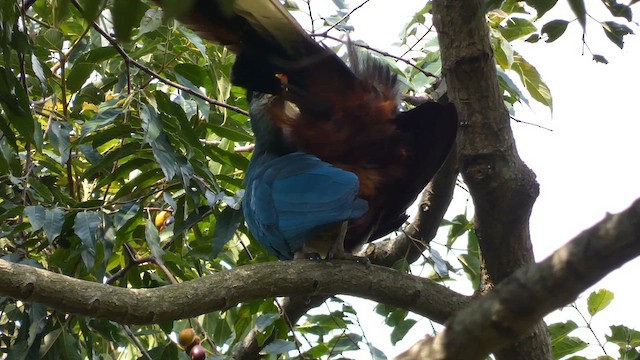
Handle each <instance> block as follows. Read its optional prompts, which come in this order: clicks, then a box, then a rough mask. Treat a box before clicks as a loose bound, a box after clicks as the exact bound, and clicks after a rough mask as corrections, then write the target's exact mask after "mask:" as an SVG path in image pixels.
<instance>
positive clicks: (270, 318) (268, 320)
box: [256, 312, 281, 331]
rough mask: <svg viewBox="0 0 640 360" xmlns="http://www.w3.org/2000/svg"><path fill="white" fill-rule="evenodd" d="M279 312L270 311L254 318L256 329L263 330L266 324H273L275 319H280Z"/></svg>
mask: <svg viewBox="0 0 640 360" xmlns="http://www.w3.org/2000/svg"><path fill="white" fill-rule="evenodd" d="M280 317H281V316H280V314H279V313H277V312H270V313H266V314H261V315H260V316H258V318H257V319H256V328H257V329H258V331H264V330H265V329H266V328H267V327H268V326H270V325H271V324H273V323H274V322H275V321H276V320H278V319H280Z"/></svg>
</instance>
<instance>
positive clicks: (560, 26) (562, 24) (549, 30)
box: [540, 20, 569, 43]
mask: <svg viewBox="0 0 640 360" xmlns="http://www.w3.org/2000/svg"><path fill="white" fill-rule="evenodd" d="M568 24H569V22H568V21H566V20H552V21H549V22H548V23H546V24H544V25H543V26H542V29H540V32H541V33H542V34H547V40H546V42H548V43H550V42H553V41H556V40H557V39H558V38H559V37H560V36H562V34H564V32H565V30H567V25H568Z"/></svg>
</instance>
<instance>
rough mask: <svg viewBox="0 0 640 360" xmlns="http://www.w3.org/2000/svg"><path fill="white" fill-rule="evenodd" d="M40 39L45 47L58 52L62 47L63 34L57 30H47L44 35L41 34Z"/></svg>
mask: <svg viewBox="0 0 640 360" xmlns="http://www.w3.org/2000/svg"><path fill="white" fill-rule="evenodd" d="M41 39H42V40H43V42H44V44H45V46H47V47H48V48H49V49H51V50H57V51H60V50H62V47H63V45H64V34H62V32H61V31H60V30H58V29H47V30H46V31H45V32H44V34H42V37H41Z"/></svg>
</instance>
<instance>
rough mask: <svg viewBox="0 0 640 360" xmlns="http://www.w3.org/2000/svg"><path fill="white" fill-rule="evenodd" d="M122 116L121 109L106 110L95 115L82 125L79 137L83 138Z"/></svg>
mask: <svg viewBox="0 0 640 360" xmlns="http://www.w3.org/2000/svg"><path fill="white" fill-rule="evenodd" d="M120 114H122V110H121V109H106V110H104V111H101V112H99V113H97V114H96V116H94V117H93V118H92V119H91V120H89V121H87V122H86V123H84V125H82V131H81V134H82V135H81V136H82V137H85V136H87V135H89V134H90V133H92V132H94V131H96V130H98V129H100V128H103V127H105V126H107V125H109V124H111V123H112V122H113V121H114V120H115V119H116V118H117V117H118V116H120Z"/></svg>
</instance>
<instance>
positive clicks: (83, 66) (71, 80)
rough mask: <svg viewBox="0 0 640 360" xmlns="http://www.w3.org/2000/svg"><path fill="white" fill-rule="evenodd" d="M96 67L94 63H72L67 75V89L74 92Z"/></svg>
mask: <svg viewBox="0 0 640 360" xmlns="http://www.w3.org/2000/svg"><path fill="white" fill-rule="evenodd" d="M95 69H96V64H90V63H76V64H73V67H72V68H71V71H69V75H68V76H67V90H69V91H70V92H72V93H74V92H76V91H78V90H80V88H81V87H82V85H84V83H85V82H86V81H87V79H88V78H89V75H91V73H92V72H93V71H94V70H95Z"/></svg>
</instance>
